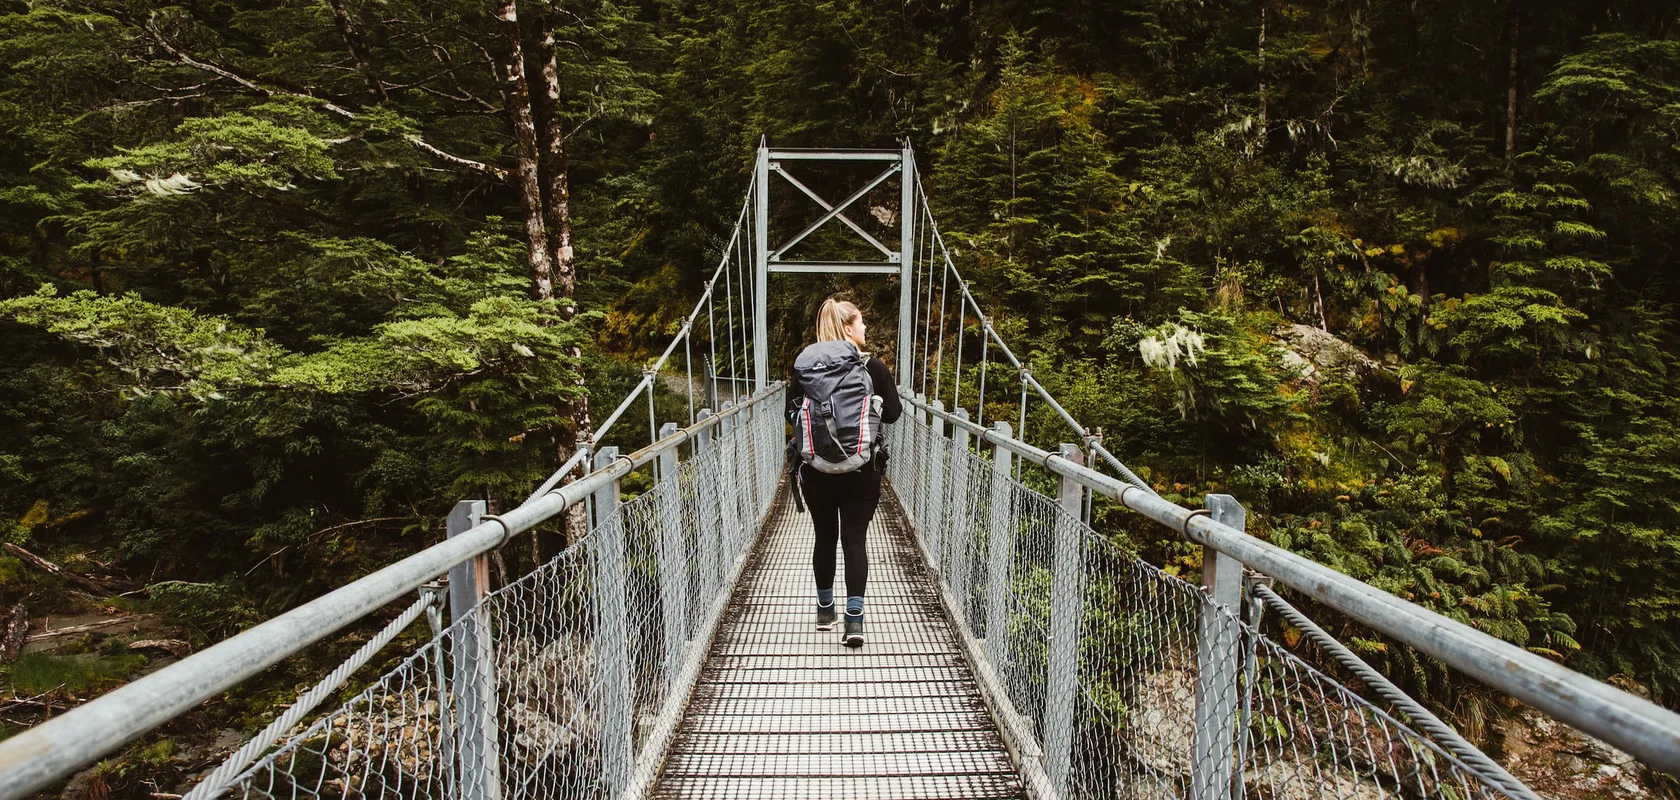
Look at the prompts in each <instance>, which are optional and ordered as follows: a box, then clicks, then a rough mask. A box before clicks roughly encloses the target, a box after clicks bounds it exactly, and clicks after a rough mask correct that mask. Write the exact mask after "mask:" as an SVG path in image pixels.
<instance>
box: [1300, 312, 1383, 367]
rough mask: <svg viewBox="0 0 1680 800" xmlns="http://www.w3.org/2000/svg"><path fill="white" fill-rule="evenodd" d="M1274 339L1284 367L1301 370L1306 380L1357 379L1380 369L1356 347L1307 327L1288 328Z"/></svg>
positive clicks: (1378, 365)
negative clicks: (1281, 352) (1325, 378)
mask: <svg viewBox="0 0 1680 800" xmlns="http://www.w3.org/2000/svg"><path fill="white" fill-rule="evenodd" d="M1277 336H1278V338H1279V339H1281V340H1282V342H1283V348H1284V351H1283V362H1284V364H1285V365H1286V366H1291V367H1294V368H1296V369H1299V370H1301V371H1302V373H1303V374H1304V375H1305V376H1306V378H1307V379H1308V380H1316V379H1318V377H1319V376H1320V375H1323V376H1327V377H1331V378H1337V379H1341V380H1357V379H1359V378H1361V377H1363V376H1365V375H1369V374H1371V373H1373V372H1378V371H1381V370H1382V369H1383V366H1382V365H1381V364H1379V363H1377V361H1376V360H1375V359H1373V358H1371V357H1370V356H1368V355H1365V354H1364V353H1363V352H1361V351H1360V349H1359V348H1357V347H1354V346H1353V345H1351V344H1348V343H1347V342H1344V341H1342V340H1341V339H1338V338H1336V337H1335V336H1332V335H1331V334H1329V333H1327V332H1325V331H1322V330H1319V329H1318V328H1314V327H1312V326H1311V325H1288V326H1285V327H1283V328H1280V329H1279V330H1278V332H1277Z"/></svg>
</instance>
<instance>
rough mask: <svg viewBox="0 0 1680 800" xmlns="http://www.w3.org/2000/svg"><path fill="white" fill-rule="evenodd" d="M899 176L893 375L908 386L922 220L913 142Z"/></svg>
mask: <svg viewBox="0 0 1680 800" xmlns="http://www.w3.org/2000/svg"><path fill="white" fill-rule="evenodd" d="M899 166H900V167H901V169H900V170H899V172H898V185H899V192H898V363H896V364H893V372H895V373H897V374H898V379H899V380H901V381H903V382H904V385H905V386H909V385H910V380H911V378H913V377H914V376H915V370H914V369H912V368H911V364H913V363H915V361H914V359H915V355H914V354H913V353H912V352H911V350H913V349H914V348H915V342H916V339H915V331H913V330H911V329H912V328H913V327H914V325H913V323H912V320H914V319H915V318H916V298H915V296H914V295H915V292H914V288H915V287H914V286H913V284H914V283H915V281H916V221H917V219H918V217H919V214H918V212H917V208H916V154H915V153H914V152H913V151H912V150H911V149H910V140H909V139H905V140H904V150H903V151H902V152H901V153H900V154H899Z"/></svg>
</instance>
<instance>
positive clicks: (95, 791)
mask: <svg viewBox="0 0 1680 800" xmlns="http://www.w3.org/2000/svg"><path fill="white" fill-rule="evenodd" d="M59 797H60V798H62V800H110V797H111V787H110V786H109V785H107V784H106V783H105V776H104V775H103V774H101V772H100V770H99V768H98V767H90V768H88V769H84V770H82V771H81V772H78V773H76V774H75V775H72V776H70V781H69V782H68V783H66V784H64V793H63V794H61V795H59Z"/></svg>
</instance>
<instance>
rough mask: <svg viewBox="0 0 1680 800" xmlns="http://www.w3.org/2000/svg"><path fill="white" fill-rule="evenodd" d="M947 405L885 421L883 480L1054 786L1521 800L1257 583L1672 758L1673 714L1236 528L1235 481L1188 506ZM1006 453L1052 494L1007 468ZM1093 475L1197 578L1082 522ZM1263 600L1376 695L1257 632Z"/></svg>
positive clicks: (1463, 745)
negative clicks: (1160, 534)
mask: <svg viewBox="0 0 1680 800" xmlns="http://www.w3.org/2000/svg"><path fill="white" fill-rule="evenodd" d="M942 405H943V404H942V403H940V402H939V401H930V400H928V399H926V398H925V397H915V398H910V400H909V407H910V410H909V411H907V413H906V416H905V423H906V424H900V425H897V426H893V428H890V429H889V433H890V434H891V435H892V436H894V437H895V441H894V442H893V445H894V447H895V449H897V450H899V451H901V452H912V453H916V457H914V458H905V459H894V460H893V461H892V462H891V464H890V465H889V478H890V481H891V484H892V487H893V490H894V492H895V494H896V495H897V497H898V499H899V501H900V504H901V505H902V507H903V509H904V511H905V513H906V514H907V515H908V516H909V517H910V518H911V520H912V521H913V524H914V528H915V531H916V536H917V541H918V543H919V544H920V546H921V547H922V549H923V552H924V553H925V554H926V556H927V559H928V562H929V565H930V567H931V568H932V569H933V570H934V571H935V572H936V574H937V575H938V577H939V581H940V586H941V589H942V590H943V592H944V595H945V601H946V605H947V607H948V609H949V610H950V613H951V615H952V617H953V618H955V619H956V620H957V621H958V622H959V626H958V627H959V629H960V631H961V635H963V636H964V637H965V638H966V640H967V646H968V647H969V649H970V657H971V660H974V661H976V662H979V663H982V664H983V666H982V668H981V669H980V670H979V672H980V673H981V675H982V682H983V683H985V684H987V685H988V694H989V697H988V701H989V703H990V704H991V705H992V706H993V707H994V709H995V710H997V711H998V715H999V722H1000V727H1001V728H1002V729H1003V730H1004V732H1005V734H1006V735H1007V736H1009V737H1010V738H1011V739H1012V746H1013V747H1014V750H1015V752H1017V753H1025V754H1027V756H1026V757H1023V758H1022V762H1023V763H1022V766H1023V769H1024V770H1026V771H1027V773H1028V777H1029V782H1031V779H1032V778H1033V776H1034V773H1035V772H1036V773H1037V780H1038V781H1039V782H1040V783H1041V784H1043V785H1045V786H1047V787H1049V790H1050V791H1051V792H1052V793H1053V794H1052V795H1051V796H1058V797H1062V796H1067V797H1074V796H1078V797H1083V796H1099V795H1100V796H1106V797H1113V796H1122V797H1133V796H1136V797H1163V796H1165V797H1190V798H1196V800H1202V799H1203V798H1212V797H1219V798H1237V797H1292V798H1331V797H1336V798H1345V797H1384V796H1401V797H1421V798H1443V800H1445V799H1446V798H1452V799H1453V800H1464V799H1465V798H1472V797H1475V798H1514V799H1515V800H1534V793H1533V792H1532V790H1530V789H1529V788H1528V787H1526V786H1524V785H1523V784H1522V783H1521V781H1519V780H1517V779H1516V778H1514V777H1513V776H1512V775H1511V774H1510V773H1509V772H1508V771H1506V770H1505V769H1504V768H1502V767H1500V766H1499V765H1498V764H1497V763H1495V762H1493V761H1492V759H1490V758H1488V757H1487V756H1486V755H1485V754H1483V753H1482V752H1481V751H1480V750H1478V749H1477V748H1475V747H1474V745H1472V744H1471V743H1470V742H1468V741H1467V740H1466V739H1465V738H1464V737H1463V736H1461V735H1459V734H1457V733H1456V732H1454V731H1452V730H1451V729H1450V728H1449V727H1447V726H1446V725H1445V724H1444V723H1443V722H1441V721H1440V720H1439V719H1438V718H1436V717H1434V716H1433V715H1432V714H1430V713H1429V712H1428V711H1427V710H1426V709H1423V708H1422V706H1421V705H1419V704H1417V703H1416V702H1415V701H1411V700H1410V698H1406V697H1404V695H1403V694H1400V693H1399V692H1398V689H1395V688H1394V687H1393V686H1392V684H1391V683H1389V682H1388V681H1387V680H1386V679H1384V678H1382V677H1381V676H1380V675H1378V674H1376V673H1375V672H1374V671H1372V670H1370V669H1369V666H1368V665H1363V662H1359V659H1358V658H1357V657H1356V656H1354V655H1353V654H1352V653H1351V651H1347V650H1346V648H1345V647H1344V648H1339V649H1338V647H1335V646H1328V645H1327V642H1333V641H1334V640H1333V639H1330V637H1329V635H1328V634H1327V633H1326V634H1324V635H1323V639H1324V640H1325V641H1324V642H1319V640H1318V638H1317V637H1316V635H1315V634H1312V633H1310V631H1311V630H1312V627H1308V628H1301V627H1300V626H1301V625H1303V624H1306V625H1308V626H1311V622H1310V620H1306V619H1305V617H1304V616H1303V615H1300V614H1299V611H1298V610H1295V609H1294V608H1293V607H1292V606H1290V607H1288V608H1286V607H1285V606H1286V605H1287V604H1286V603H1283V601H1282V600H1281V597H1279V595H1278V593H1277V592H1275V591H1273V590H1271V589H1270V588H1269V586H1268V585H1267V584H1266V583H1265V581H1267V580H1275V581H1277V582H1278V583H1279V584H1281V585H1283V586H1287V587H1288V588H1289V589H1291V590H1292V591H1293V592H1296V593H1298V594H1300V595H1301V596H1304V597H1310V598H1312V599H1313V600H1314V601H1316V602H1317V603H1319V604H1320V605H1321V606H1323V607H1324V608H1327V609H1329V610H1332V611H1334V612H1337V613H1340V614H1343V615H1346V616H1347V617H1348V618H1349V619H1351V620H1353V621H1356V622H1358V623H1359V624H1362V625H1364V626H1366V627H1368V628H1370V629H1371V630H1374V631H1376V632H1378V633H1380V634H1382V635H1384V636H1387V637H1390V638H1391V639H1393V640H1394V641H1396V642H1399V643H1401V644H1403V645H1405V646H1408V647H1411V648H1414V649H1416V650H1417V651H1418V652H1419V653H1422V654H1424V655H1427V656H1429V657H1432V658H1435V659H1439V660H1440V661H1442V662H1444V663H1445V664H1446V665H1447V666H1449V667H1451V668H1453V669H1454V670H1457V671H1458V672H1459V673H1461V674H1463V675H1465V676H1468V677H1470V678H1472V679H1474V680H1477V681H1480V682H1481V683H1483V684H1485V685H1486V686H1488V687H1491V688H1493V689H1495V690H1497V691H1499V692H1502V693H1504V694H1506V695H1509V696H1511V697H1513V698H1515V699H1517V700H1519V701H1521V702H1523V703H1526V704H1528V705H1529V706H1531V707H1533V708H1535V709H1537V710H1539V711H1540V712H1542V713H1545V714H1547V715H1549V716H1551V717H1552V718H1554V719H1556V720H1558V721H1561V722H1563V723H1566V724H1568V725H1571V726H1574V727H1575V728H1577V729H1579V730H1581V731H1582V732H1584V733H1587V734H1589V735H1591V736H1595V737H1598V738H1600V739H1602V740H1604V741H1606V742H1608V743H1610V744H1611V745H1614V746H1615V747H1618V748H1621V749H1623V750H1625V751H1627V752H1629V753H1631V754H1632V755H1633V756H1634V757H1636V758H1637V759H1639V760H1640V761H1642V762H1644V763H1645V764H1647V765H1649V766H1651V767H1653V768H1655V769H1658V770H1664V771H1670V772H1674V771H1676V768H1677V767H1680V715H1677V714H1675V713H1674V712H1672V711H1669V710H1667V709H1664V708H1662V707H1660V706H1657V705H1655V704H1654V703H1651V702H1650V701H1648V700H1645V699H1642V698H1639V697H1636V696H1634V695H1631V694H1629V693H1627V692H1623V691H1621V690H1620V689H1617V688H1615V687H1613V686H1610V685H1609V684H1605V683H1602V682H1600V681H1597V680H1594V679H1592V678H1590V677H1587V676H1585V675H1582V674H1580V673H1576V672H1574V671H1572V670H1569V669H1567V668H1565V667H1563V666H1561V665H1558V664H1556V663H1554V662H1552V661H1550V660H1548V659H1546V658H1544V657H1542V656H1539V655H1536V654H1534V653H1531V652H1529V651H1528V650H1526V649H1524V648H1521V647H1518V646H1516V645H1512V644H1509V643H1506V642H1503V641H1501V640H1499V639H1496V638H1494V637H1492V636H1490V635H1488V634H1486V633H1483V632H1481V631H1479V630H1476V629H1474V628H1472V627H1470V626H1468V625H1465V624H1463V623H1459V622H1456V621H1454V620H1451V619H1448V618H1446V617H1444V616H1441V615H1439V614H1436V613H1435V612H1432V611H1429V610H1428V609H1425V608H1423V607H1421V606H1418V605H1416V604H1413V603H1410V602H1408V601H1405V600H1402V599H1400V598H1398V597H1395V596H1394V595H1391V594H1388V593H1387V592H1383V591H1381V590H1379V589H1377V588H1375V587H1372V586H1370V585H1368V584H1365V583H1363V582H1361V581H1358V580H1356V579H1354V578H1351V577H1349V576H1347V575H1344V574H1342V573H1340V572H1337V571H1335V570H1333V569H1330V568H1328V567H1325V566H1323V565H1321V564H1318V563H1316V562H1313V561H1311V560H1309V559H1306V558H1304V557H1301V556H1299V555H1296V554H1294V553H1291V552H1289V551H1286V550H1283V549H1282V548H1279V547H1276V546H1274V545H1272V544H1269V543H1267V542H1265V541H1262V540H1260V539H1257V538H1255V537H1252V536H1249V535H1247V534H1246V533H1244V531H1243V527H1244V525H1243V519H1244V512H1243V510H1242V507H1241V506H1240V505H1238V504H1237V503H1236V501H1235V500H1234V499H1233V498H1230V497H1228V496H1225V495H1210V496H1209V501H1208V508H1206V509H1197V510H1191V509H1185V508H1182V507H1179V506H1177V505H1175V504H1172V503H1169V502H1167V501H1166V500H1164V499H1162V498H1160V497H1158V496H1155V495H1153V494H1150V493H1147V492H1144V491H1141V490H1138V489H1137V488H1136V487H1134V486H1132V485H1131V484H1129V483H1127V482H1125V481H1122V480H1119V479H1116V478H1113V477H1109V476H1106V475H1102V474H1100V473H1098V472H1096V471H1094V470H1092V469H1089V468H1088V467H1086V466H1085V465H1084V464H1082V463H1081V462H1082V461H1083V456H1082V452H1081V448H1080V447H1078V446H1077V445H1063V446H1062V447H1061V449H1059V450H1058V451H1057V452H1054V453H1053V452H1049V451H1046V450H1043V449H1040V448H1037V447H1034V446H1032V445H1030V444H1027V443H1026V442H1023V441H1021V440H1020V439H1018V438H1016V437H1015V436H1013V435H1012V433H1013V432H1012V431H1011V430H1010V428H1009V426H1008V425H1007V424H1004V423H997V424H994V426H993V427H991V428H985V427H981V426H979V425H976V424H974V423H972V422H970V421H969V420H968V419H967V416H968V415H967V412H966V411H964V410H961V409H958V410H957V411H955V412H947V411H945V410H944V409H943V408H942ZM1020 462H1024V463H1026V464H1029V465H1032V466H1033V468H1034V469H1043V470H1044V471H1045V472H1046V473H1047V474H1048V475H1049V476H1050V477H1051V478H1052V479H1053V480H1054V481H1055V482H1056V483H1055V485H1056V486H1057V487H1058V489H1057V496H1056V497H1054V498H1051V497H1047V496H1045V495H1043V494H1040V493H1038V492H1035V491H1033V490H1031V489H1029V488H1028V487H1026V486H1024V485H1022V484H1021V483H1020V482H1019V481H1016V480H1015V479H1014V478H1013V477H1012V472H1013V466H1014V464H1015V463H1020ZM1087 492H1090V493H1095V494H1101V495H1103V496H1104V497H1106V498H1108V499H1110V500H1113V501H1115V502H1117V503H1119V504H1120V505H1121V506H1123V507H1125V508H1128V509H1131V510H1133V511H1136V512H1138V513H1140V514H1141V515H1143V516H1144V517H1145V518H1147V519H1150V520H1152V521H1154V522H1155V523H1157V524H1160V525H1163V526H1165V527H1167V528H1168V529H1170V530H1172V531H1173V532H1175V533H1176V534H1178V535H1181V536H1184V537H1185V538H1186V539H1188V540H1189V541H1191V542H1193V543H1195V544H1198V545H1202V546H1203V547H1204V551H1203V556H1202V561H1203V576H1202V578H1203V580H1202V585H1200V586H1197V585H1195V584H1192V583H1189V582H1186V581H1184V580H1181V579H1179V578H1177V577H1175V576H1173V575H1170V574H1167V573H1166V572H1164V571H1163V570H1161V569H1159V568H1157V567H1154V566H1151V565H1149V564H1147V563H1144V562H1143V561H1141V560H1139V559H1138V558H1137V557H1136V556H1135V555H1133V554H1132V553H1130V552H1128V551H1126V550H1125V549H1124V548H1122V547H1120V546H1118V545H1117V544H1115V543H1114V541H1112V540H1110V539H1109V538H1108V537H1106V536H1104V535H1101V534H1099V533H1097V532H1096V531H1094V530H1093V529H1092V528H1091V527H1090V526H1089V525H1088V524H1087V523H1085V522H1083V521H1082V520H1081V517H1080V513H1079V509H1080V506H1081V503H1082V501H1083V497H1082V495H1083V494H1085V493H1087ZM1245 573H1247V576H1246V579H1245ZM1245 583H1246V584H1247V585H1246V586H1245ZM1245 595H1246V596H1247V597H1248V598H1250V600H1249V602H1248V604H1247V606H1246V607H1247V609H1248V611H1249V617H1248V619H1246V620H1245V619H1243V618H1240V617H1239V613H1240V612H1241V611H1242V609H1243V608H1244V607H1245V606H1244V600H1243V598H1244V596H1245ZM1256 601H1258V602H1256ZM1265 608H1270V609H1272V610H1273V611H1274V612H1276V613H1280V614H1283V615H1284V616H1285V620H1286V621H1288V622H1289V623H1290V624H1291V625H1294V626H1297V627H1296V629H1297V630H1306V631H1309V633H1308V635H1309V636H1314V637H1315V638H1314V641H1315V642H1317V643H1319V644H1321V645H1323V646H1324V647H1325V649H1326V650H1327V651H1328V652H1329V653H1330V655H1331V656H1332V658H1333V659H1334V660H1335V661H1336V662H1337V665H1339V666H1341V667H1345V668H1347V670H1348V672H1349V674H1350V675H1351V676H1352V679H1353V680H1354V681H1356V682H1358V683H1361V684H1364V686H1365V689H1366V690H1368V691H1371V692H1373V693H1374V694H1375V695H1376V696H1375V697H1366V696H1364V694H1363V693H1361V692H1356V691H1354V690H1352V689H1350V688H1349V687H1348V686H1346V685H1344V684H1343V683H1341V682H1339V681H1337V680H1335V679H1334V678H1332V677H1330V675H1329V673H1328V670H1329V668H1330V667H1331V666H1334V665H1323V666H1321V665H1315V664H1311V663H1308V662H1307V661H1305V660H1303V658H1302V656H1301V655H1299V654H1298V653H1297V652H1296V651H1295V650H1294V649H1293V648H1290V647H1286V646H1285V645H1283V644H1281V643H1279V642H1276V641H1273V640H1272V639H1271V638H1269V637H1268V636H1266V635H1264V634H1263V633H1262V632H1261V629H1260V625H1259V622H1260V616H1259V615H1260V613H1261V611H1262V610H1264V609H1265ZM1347 659H1352V660H1351V661H1348V660H1347ZM1354 662H1359V663H1357V664H1355V663H1354ZM1390 690H1392V692H1393V693H1394V694H1395V695H1397V696H1390V695H1389V692H1390ZM1384 706H1387V708H1385V707H1384ZM1389 708H1392V709H1393V712H1392V713H1391V712H1390V710H1388V709H1389Z"/></svg>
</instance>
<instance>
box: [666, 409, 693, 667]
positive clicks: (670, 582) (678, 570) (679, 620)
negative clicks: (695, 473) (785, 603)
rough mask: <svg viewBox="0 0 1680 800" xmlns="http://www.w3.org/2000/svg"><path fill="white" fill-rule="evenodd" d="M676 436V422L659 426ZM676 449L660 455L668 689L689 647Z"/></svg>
mask: <svg viewBox="0 0 1680 800" xmlns="http://www.w3.org/2000/svg"><path fill="white" fill-rule="evenodd" d="M676 434H677V423H675V422H667V423H665V424H664V425H661V426H659V438H660V439H662V440H663V439H667V438H669V437H672V436H675V435H676ZM679 469H680V467H679V466H678V464H677V448H675V447H673V448H671V449H669V450H666V451H665V452H663V453H660V454H659V492H660V494H659V518H660V523H659V601H660V602H659V608H660V610H661V611H662V612H663V616H664V619H665V690H666V691H667V692H669V691H671V689H672V687H673V686H674V685H675V682H676V680H677V676H678V675H679V674H681V673H682V665H683V656H684V655H686V654H687V649H688V647H687V645H688V559H687V558H686V557H685V556H684V554H685V553H687V552H688V548H687V547H685V546H684V545H685V544H686V542H685V541H684V539H685V538H687V537H686V536H685V535H684V534H685V533H686V531H684V530H683V527H684V526H683V519H684V517H683V513H682V476H681V474H680V473H679Z"/></svg>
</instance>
